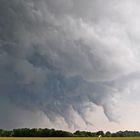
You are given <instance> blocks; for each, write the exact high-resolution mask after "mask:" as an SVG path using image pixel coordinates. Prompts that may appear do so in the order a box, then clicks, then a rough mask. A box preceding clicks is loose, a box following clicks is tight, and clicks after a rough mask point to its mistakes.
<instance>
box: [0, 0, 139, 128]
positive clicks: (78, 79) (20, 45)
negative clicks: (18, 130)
mask: <svg viewBox="0 0 140 140" xmlns="http://www.w3.org/2000/svg"><path fill="white" fill-rule="evenodd" d="M102 3H103V1H102V0H98V1H96V0H95V1H91V0H88V2H87V1H86V3H85V1H84V0H83V1H81V0H79V1H78V0H77V1H72V0H68V1H65V0H58V1H57V2H56V1H53V0H40V1H38V0H34V1H32V0H29V1H28V0H21V1H19V0H12V1H10V2H9V1H8V0H1V1H0V79H1V80H0V94H1V96H5V98H8V99H10V101H11V102H12V103H13V104H15V105H17V106H19V107H21V108H24V109H28V110H30V111H42V112H44V113H45V114H46V116H47V117H48V119H49V120H50V121H54V120H56V119H57V117H58V118H59V117H62V118H63V119H64V120H65V121H66V123H67V124H68V125H69V126H71V125H74V127H78V124H77V122H76V121H75V118H78V119H81V121H83V123H85V124H90V123H91V122H89V121H87V119H86V117H85V110H86V109H88V108H90V107H91V104H96V105H98V106H101V107H103V109H104V113H105V115H106V116H107V118H108V119H109V120H110V121H118V120H117V114H115V111H113V110H115V106H116V105H115V101H114V99H115V97H116V95H121V94H122V93H123V91H124V90H125V89H126V88H128V85H129V83H133V81H135V80H137V81H138V80H139V78H138V77H139V60H138V57H137V56H138V54H137V53H136V52H137V51H136V50H137V49H138V48H137V46H135V47H134V49H133V48H132V46H131V43H132V40H134V39H135V36H133V35H132V34H130V33H131V32H132V30H133V31H134V32H133V34H135V30H134V29H133V28H130V30H129V29H128V28H127V27H126V26H125V25H126V24H125V23H124V21H122V20H121V18H122V19H126V21H127V20H128V19H127V17H128V16H127V14H128V13H125V11H123V10H121V12H122V13H121V14H122V15H121V14H120V10H119V9H121V8H122V7H121V6H123V5H124V6H126V8H127V4H128V5H129V3H130V1H128V2H126V3H125V2H123V3H122V2H121V1H115V0H114V1H113V2H112V1H108V2H107V3H106V4H104V6H103V7H102V5H103V4H102ZM86 9H87V10H86ZM119 18H120V19H119ZM130 24H132V25H133V23H131V22H130ZM132 25H127V26H128V27H129V26H130V27H131V26H132ZM136 34H137V32H136ZM130 36H131V39H130ZM92 113H94V111H93V112H92ZM5 123H6V122H5ZM6 125H7V124H6Z"/></svg>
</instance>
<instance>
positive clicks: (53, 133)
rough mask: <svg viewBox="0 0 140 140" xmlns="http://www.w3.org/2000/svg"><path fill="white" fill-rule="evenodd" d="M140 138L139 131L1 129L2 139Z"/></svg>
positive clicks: (0, 135)
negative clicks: (72, 131)
mask: <svg viewBox="0 0 140 140" xmlns="http://www.w3.org/2000/svg"><path fill="white" fill-rule="evenodd" d="M100 135H101V136H102V137H140V132H138V131H118V132H116V133H111V132H109V131H107V132H106V133H104V132H103V131H98V132H87V131H79V130H78V131H76V132H74V133H70V132H67V131H62V130H55V129H48V128H45V129H42V128H32V129H29V128H21V129H13V130H11V131H8V130H3V129H0V137H98V136H100Z"/></svg>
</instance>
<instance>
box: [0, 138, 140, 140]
mask: <svg viewBox="0 0 140 140" xmlns="http://www.w3.org/2000/svg"><path fill="white" fill-rule="evenodd" d="M0 140H140V137H139V138H136V137H132V138H87V137H86V138H15V137H11V138H4V137H1V138H0Z"/></svg>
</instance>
